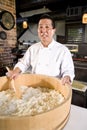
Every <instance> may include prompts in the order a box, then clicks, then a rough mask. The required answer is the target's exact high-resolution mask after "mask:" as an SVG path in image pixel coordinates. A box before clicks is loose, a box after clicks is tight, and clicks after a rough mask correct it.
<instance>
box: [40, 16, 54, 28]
mask: <svg viewBox="0 0 87 130" xmlns="http://www.w3.org/2000/svg"><path fill="white" fill-rule="evenodd" d="M41 19H50V20H51V21H52V26H53V28H55V20H54V19H53V17H52V16H50V15H49V14H43V15H41V17H40V19H39V21H40V20H41Z"/></svg>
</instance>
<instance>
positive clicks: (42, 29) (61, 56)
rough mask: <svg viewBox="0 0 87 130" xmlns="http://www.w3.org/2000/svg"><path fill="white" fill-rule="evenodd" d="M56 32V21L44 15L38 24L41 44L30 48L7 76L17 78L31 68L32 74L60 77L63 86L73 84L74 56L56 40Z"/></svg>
mask: <svg viewBox="0 0 87 130" xmlns="http://www.w3.org/2000/svg"><path fill="white" fill-rule="evenodd" d="M55 31H56V29H55V21H54V19H53V18H52V17H51V16H49V15H48V14H44V15H42V16H41V17H40V19H39V22H38V36H39V38H40V42H38V43H36V44H33V45H32V46H30V47H29V48H28V50H27V51H26V53H25V55H24V56H23V58H21V59H20V60H19V61H18V63H17V64H16V65H15V67H14V69H13V70H12V71H9V72H8V74H7V75H8V76H9V77H10V78H15V77H16V76H17V75H18V74H20V73H24V72H26V71H27V69H28V68H29V67H31V73H35V74H44V75H48V76H54V77H58V78H60V79H61V81H62V83H63V84H66V83H67V84H71V83H72V81H73V79H74V64H73V60H72V56H71V53H70V51H69V50H68V48H67V47H65V46H64V45H63V44H61V43H59V42H57V41H55V40H54V38H53V36H54V34H55Z"/></svg>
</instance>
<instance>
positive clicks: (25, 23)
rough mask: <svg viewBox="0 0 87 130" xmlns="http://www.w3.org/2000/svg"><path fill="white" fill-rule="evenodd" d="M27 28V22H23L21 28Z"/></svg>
mask: <svg viewBox="0 0 87 130" xmlns="http://www.w3.org/2000/svg"><path fill="white" fill-rule="evenodd" d="M27 27H28V23H27V21H23V28H24V29H26V28H27Z"/></svg>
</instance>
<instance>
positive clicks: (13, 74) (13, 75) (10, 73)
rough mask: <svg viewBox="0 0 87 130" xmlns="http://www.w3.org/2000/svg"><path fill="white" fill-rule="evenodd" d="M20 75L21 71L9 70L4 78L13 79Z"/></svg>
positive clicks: (17, 69) (16, 69)
mask: <svg viewBox="0 0 87 130" xmlns="http://www.w3.org/2000/svg"><path fill="white" fill-rule="evenodd" d="M20 73H21V70H20V69H19V68H18V67H17V68H15V69H13V70H9V71H8V72H7V73H6V76H7V77H9V78H10V79H15V78H16V77H17V76H18V75H19V74H20Z"/></svg>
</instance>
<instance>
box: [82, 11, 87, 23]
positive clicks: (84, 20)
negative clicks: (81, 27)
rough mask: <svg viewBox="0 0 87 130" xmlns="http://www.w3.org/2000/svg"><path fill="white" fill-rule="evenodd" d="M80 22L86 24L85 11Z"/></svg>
mask: <svg viewBox="0 0 87 130" xmlns="http://www.w3.org/2000/svg"><path fill="white" fill-rule="evenodd" d="M82 23H83V24H87V13H84V14H83V16H82Z"/></svg>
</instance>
